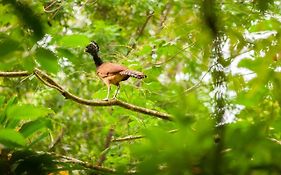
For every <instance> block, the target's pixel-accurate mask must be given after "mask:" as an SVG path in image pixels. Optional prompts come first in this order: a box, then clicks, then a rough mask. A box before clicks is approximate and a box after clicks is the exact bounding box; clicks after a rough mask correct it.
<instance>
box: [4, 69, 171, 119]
mask: <svg viewBox="0 0 281 175" xmlns="http://www.w3.org/2000/svg"><path fill="white" fill-rule="evenodd" d="M29 75H30V73H28V72H27V71H20V72H0V77H23V76H29ZM34 75H35V76H36V77H37V78H38V79H39V80H40V81H42V82H43V83H44V84H45V85H47V86H49V87H51V88H54V89H56V90H57V91H59V92H60V93H61V94H62V95H63V96H64V97H65V98H67V99H70V100H72V101H75V102H77V103H80V104H84V105H88V106H120V107H122V108H125V109H128V110H131V111H135V112H139V113H143V114H147V115H150V116H154V117H158V118H161V119H164V120H172V116H171V115H169V114H166V113H162V112H159V111H155V110H151V109H147V108H144V107H140V106H136V105H133V104H130V103H126V102H124V101H121V100H118V99H112V100H109V101H104V100H86V99H82V98H80V97H77V96H75V95H73V94H72V93H70V92H68V91H66V90H65V89H63V87H62V86H60V85H59V84H58V83H56V82H55V81H54V80H53V79H52V78H50V77H49V76H48V75H47V74H45V73H44V72H42V71H41V70H39V69H37V68H35V69H34Z"/></svg>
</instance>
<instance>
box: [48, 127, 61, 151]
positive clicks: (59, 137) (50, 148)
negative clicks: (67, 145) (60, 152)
mask: <svg viewBox="0 0 281 175" xmlns="http://www.w3.org/2000/svg"><path fill="white" fill-rule="evenodd" d="M64 130H65V129H64V128H62V129H61V132H60V133H59V135H58V136H57V138H56V139H55V140H54V141H53V142H52V143H51V145H50V146H49V151H51V150H53V149H54V148H55V146H56V145H57V144H58V143H59V142H60V141H61V140H62V137H63V135H64V133H65V132H64Z"/></svg>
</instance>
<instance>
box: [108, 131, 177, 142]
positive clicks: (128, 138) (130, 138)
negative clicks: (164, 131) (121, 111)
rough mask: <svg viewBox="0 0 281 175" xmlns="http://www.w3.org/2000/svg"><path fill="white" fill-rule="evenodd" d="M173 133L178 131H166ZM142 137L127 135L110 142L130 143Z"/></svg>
mask: <svg viewBox="0 0 281 175" xmlns="http://www.w3.org/2000/svg"><path fill="white" fill-rule="evenodd" d="M175 132H178V129H173V130H170V131H168V133H175ZM144 137H145V136H143V135H138V136H133V135H129V136H126V137H121V138H116V139H113V140H112V142H125V141H132V140H137V139H142V138H144Z"/></svg>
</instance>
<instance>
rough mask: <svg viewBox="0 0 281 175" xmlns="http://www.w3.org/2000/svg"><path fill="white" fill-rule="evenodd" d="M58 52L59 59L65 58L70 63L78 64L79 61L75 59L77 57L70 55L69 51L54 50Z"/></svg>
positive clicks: (62, 49) (63, 49)
mask: <svg viewBox="0 0 281 175" xmlns="http://www.w3.org/2000/svg"><path fill="white" fill-rule="evenodd" d="M56 50H57V52H58V56H59V57H65V58H67V59H68V60H69V61H70V62H72V63H74V64H77V63H78V62H79V59H77V57H76V56H75V55H74V54H73V53H71V51H69V50H68V49H65V48H57V49H56Z"/></svg>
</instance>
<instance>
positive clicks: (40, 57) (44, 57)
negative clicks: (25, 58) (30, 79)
mask: <svg viewBox="0 0 281 175" xmlns="http://www.w3.org/2000/svg"><path fill="white" fill-rule="evenodd" d="M36 60H37V61H38V63H39V64H40V65H41V67H42V68H43V69H44V70H46V71H48V72H52V73H57V72H58V70H59V68H60V67H59V64H58V57H57V56H56V55H55V54H54V53H53V52H52V51H50V50H48V49H45V48H42V47H40V48H38V49H37V50H36Z"/></svg>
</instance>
